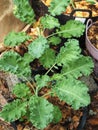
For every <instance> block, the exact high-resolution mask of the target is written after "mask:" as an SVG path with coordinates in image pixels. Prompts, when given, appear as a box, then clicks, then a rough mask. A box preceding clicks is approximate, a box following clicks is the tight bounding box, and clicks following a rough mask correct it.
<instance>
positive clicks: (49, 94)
mask: <svg viewBox="0 0 98 130" xmlns="http://www.w3.org/2000/svg"><path fill="white" fill-rule="evenodd" d="M50 94H54V93H53V92H48V93H46V94H44V95H43V96H42V97H46V96H48V95H50Z"/></svg>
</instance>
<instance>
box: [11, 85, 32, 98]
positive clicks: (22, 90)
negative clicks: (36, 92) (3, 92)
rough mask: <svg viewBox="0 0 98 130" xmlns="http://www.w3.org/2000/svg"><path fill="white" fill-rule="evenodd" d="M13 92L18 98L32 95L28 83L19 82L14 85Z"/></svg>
mask: <svg viewBox="0 0 98 130" xmlns="http://www.w3.org/2000/svg"><path fill="white" fill-rule="evenodd" d="M13 94H15V95H16V96H17V97H18V98H26V97H27V98H28V97H29V96H30V95H31V91H30V89H29V87H28V86H27V85H26V84H24V83H19V84H16V85H15V86H14V88H13Z"/></svg>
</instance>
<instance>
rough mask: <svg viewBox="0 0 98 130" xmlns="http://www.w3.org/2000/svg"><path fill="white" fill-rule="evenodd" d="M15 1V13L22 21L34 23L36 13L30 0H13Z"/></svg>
mask: <svg viewBox="0 0 98 130" xmlns="http://www.w3.org/2000/svg"><path fill="white" fill-rule="evenodd" d="M13 2H14V10H13V13H14V15H15V16H16V17H17V18H18V19H20V20H21V21H23V22H25V23H27V24H32V23H34V22H35V14H34V11H33V9H32V7H31V6H30V4H29V0H20V1H19V0H13Z"/></svg>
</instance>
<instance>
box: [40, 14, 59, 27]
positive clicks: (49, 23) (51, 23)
mask: <svg viewBox="0 0 98 130" xmlns="http://www.w3.org/2000/svg"><path fill="white" fill-rule="evenodd" d="M41 24H42V25H43V27H44V28H47V29H52V28H54V27H59V26H60V24H59V21H58V19H57V18H55V17H53V16H51V15H46V16H44V17H42V18H41Z"/></svg>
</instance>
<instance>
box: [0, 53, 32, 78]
mask: <svg viewBox="0 0 98 130" xmlns="http://www.w3.org/2000/svg"><path fill="white" fill-rule="evenodd" d="M28 57H29V56H28ZM31 59H33V58H31V57H29V58H28V59H27V55H26V54H25V55H24V57H21V56H20V55H19V54H18V53H16V52H14V51H8V52H5V53H4V54H3V55H2V57H1V58H0V70H4V71H6V72H11V73H13V74H16V75H17V76H24V77H28V76H31V69H30V66H29V63H30V61H31Z"/></svg>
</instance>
